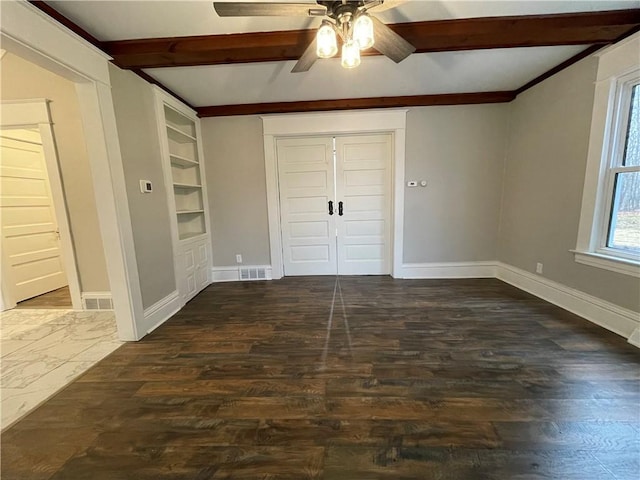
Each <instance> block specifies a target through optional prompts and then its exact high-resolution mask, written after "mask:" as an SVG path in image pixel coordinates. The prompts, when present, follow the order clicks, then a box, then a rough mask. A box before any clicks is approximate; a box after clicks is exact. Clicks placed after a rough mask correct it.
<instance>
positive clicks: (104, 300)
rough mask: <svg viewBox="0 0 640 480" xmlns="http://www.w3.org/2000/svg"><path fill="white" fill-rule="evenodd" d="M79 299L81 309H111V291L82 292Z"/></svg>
mask: <svg viewBox="0 0 640 480" xmlns="http://www.w3.org/2000/svg"><path fill="white" fill-rule="evenodd" d="M80 299H81V300H82V309H83V310H113V298H112V296H111V292H82V293H81V294H80Z"/></svg>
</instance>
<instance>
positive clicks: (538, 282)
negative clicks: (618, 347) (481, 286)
mask: <svg viewBox="0 0 640 480" xmlns="http://www.w3.org/2000/svg"><path fill="white" fill-rule="evenodd" d="M497 278H498V279H500V280H502V281H503V282H506V283H509V284H510V285H513V286H514V287H517V288H519V289H520V290H524V291H525V292H528V293H531V294H532V295H535V296H536V297H539V298H541V299H543V300H546V301H547V302H549V303H553V304H554V305H557V306H558V307H561V308H563V309H565V310H568V311H569V312H571V313H575V314H576V315H579V316H581V317H582V318H585V319H587V320H589V321H590V322H592V323H595V324H596V325H599V326H601V327H603V328H606V329H607V330H610V331H612V332H614V333H617V334H618V335H621V336H623V337H624V338H626V339H628V340H629V343H632V344H633V345H636V346H638V347H640V330H639V329H640V314H639V313H638V312H634V311H633V310H628V309H626V308H622V307H619V306H618V305H615V304H613V303H610V302H607V301H605V300H602V299H600V298H598V297H594V296H593V295H589V294H587V293H584V292H581V291H580V290H576V289H574V288H571V287H568V286H566V285H562V284H560V283H557V282H554V281H553V280H549V279H547V278H544V277H542V276H540V275H535V274H533V273H530V272H527V271H525V270H521V269H519V268H517V267H514V266H512V265H508V264H505V263H501V262H499V263H498V265H497ZM634 342H637V343H634Z"/></svg>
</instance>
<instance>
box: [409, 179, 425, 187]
mask: <svg viewBox="0 0 640 480" xmlns="http://www.w3.org/2000/svg"><path fill="white" fill-rule="evenodd" d="M418 185H420V186H421V187H426V186H427V181H426V180H420V181H417V180H407V187H417V186H418Z"/></svg>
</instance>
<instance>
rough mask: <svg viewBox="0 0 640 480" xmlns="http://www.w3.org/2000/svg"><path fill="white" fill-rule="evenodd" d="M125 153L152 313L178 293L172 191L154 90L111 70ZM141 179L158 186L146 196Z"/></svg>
mask: <svg viewBox="0 0 640 480" xmlns="http://www.w3.org/2000/svg"><path fill="white" fill-rule="evenodd" d="M109 75H110V78H111V94H112V96H113V105H114V109H115V113H116V124H117V128H118V137H119V138H120V151H121V154H122V163H123V165H124V176H125V183H126V188H127V197H128V202H129V211H130V213H131V225H132V227H133V241H134V244H135V253H136V262H137V265H138V274H139V276H140V290H141V292H142V304H143V306H144V308H148V307H150V306H151V305H153V304H154V303H156V302H157V301H158V300H160V299H162V298H164V297H166V296H167V295H169V294H170V293H171V292H173V291H174V290H175V289H176V282H175V275H174V268H173V248H172V244H171V227H170V223H169V208H168V205H167V191H166V188H165V184H164V177H163V174H162V163H161V162H162V157H161V154H160V140H159V138H158V127H157V123H156V118H155V111H154V94H153V89H152V87H151V85H149V84H148V83H147V82H146V81H144V80H142V79H141V78H140V77H138V76H137V75H135V74H133V73H131V72H127V71H124V70H121V69H119V68H118V67H116V66H114V65H109ZM140 180H150V181H151V182H153V192H151V193H144V194H143V193H141V192H140Z"/></svg>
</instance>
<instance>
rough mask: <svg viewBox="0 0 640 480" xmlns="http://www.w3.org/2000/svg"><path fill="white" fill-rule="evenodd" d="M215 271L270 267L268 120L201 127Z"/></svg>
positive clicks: (226, 120) (207, 121)
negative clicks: (217, 268)
mask: <svg viewBox="0 0 640 480" xmlns="http://www.w3.org/2000/svg"><path fill="white" fill-rule="evenodd" d="M201 127H202V139H203V143H202V145H203V149H204V157H205V162H206V163H205V169H206V176H207V189H208V190H207V193H208V196H209V205H210V209H209V213H210V215H211V242H212V247H213V248H212V251H213V253H212V256H213V264H214V265H215V266H229V265H236V257H235V255H236V254H237V253H240V254H242V260H243V264H245V265H270V264H271V260H270V253H269V222H268V220H267V186H266V177H265V171H264V147H263V141H262V119H261V118H260V117H259V116H242V117H222V118H203V119H202V122H201Z"/></svg>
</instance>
